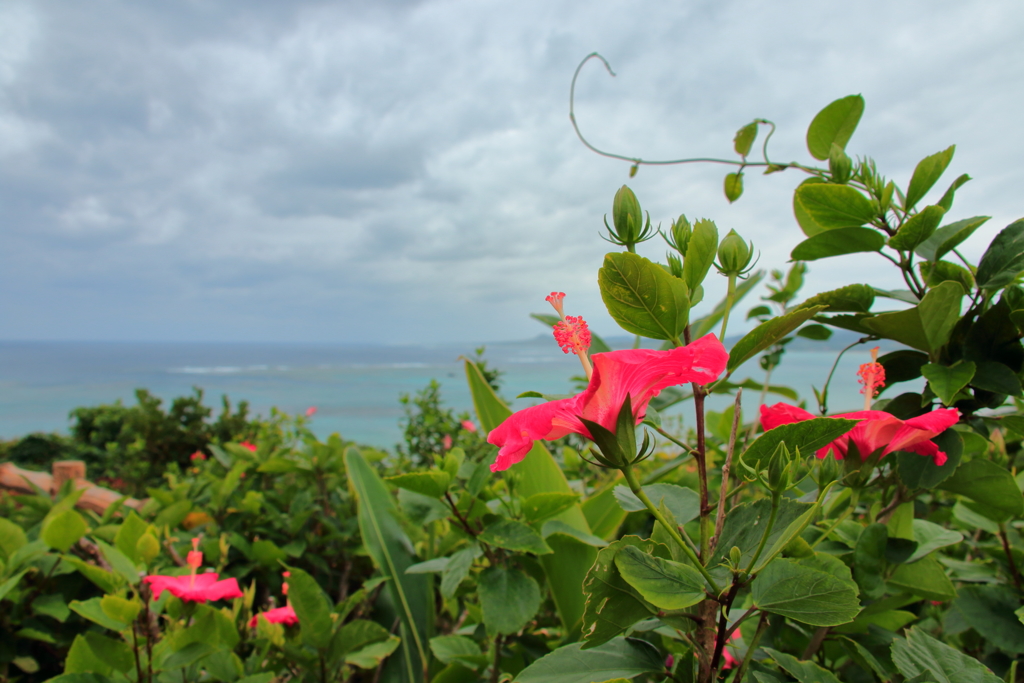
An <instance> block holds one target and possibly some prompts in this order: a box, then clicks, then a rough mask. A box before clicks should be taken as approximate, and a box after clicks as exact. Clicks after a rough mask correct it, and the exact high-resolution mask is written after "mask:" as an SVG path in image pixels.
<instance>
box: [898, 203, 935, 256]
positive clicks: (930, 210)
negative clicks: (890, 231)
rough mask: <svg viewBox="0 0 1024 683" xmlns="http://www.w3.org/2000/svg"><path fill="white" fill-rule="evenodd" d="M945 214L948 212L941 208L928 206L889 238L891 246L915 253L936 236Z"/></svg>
mask: <svg viewBox="0 0 1024 683" xmlns="http://www.w3.org/2000/svg"><path fill="white" fill-rule="evenodd" d="M945 214H946V210H945V209H943V208H942V207H941V206H934V205H933V206H926V207H925V208H924V209H922V210H921V211H920V212H919V213H916V214H914V215H913V216H911V217H910V218H909V219H908V220H907V222H906V223H904V224H903V225H902V226H900V229H899V230H898V231H897V232H896V234H895V235H893V236H892V237H890V238H889V246H890V247H892V248H893V249H899V250H900V251H913V250H914V249H916V248H917V247H918V245H920V244H921V243H923V242H924V241H925V240H927V239H928V238H929V237H931V236H932V234H934V232H935V229H936V228H938V227H939V221H941V220H942V217H943V216H944V215H945Z"/></svg>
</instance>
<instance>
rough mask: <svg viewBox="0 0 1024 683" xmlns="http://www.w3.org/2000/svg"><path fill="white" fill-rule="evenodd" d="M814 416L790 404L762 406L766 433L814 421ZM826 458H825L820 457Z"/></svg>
mask: <svg viewBox="0 0 1024 683" xmlns="http://www.w3.org/2000/svg"><path fill="white" fill-rule="evenodd" d="M813 418H814V415H813V414H811V413H809V412H807V411H806V410H804V409H803V408H798V407H797V406H791V405H789V404H788V403H776V404H775V405H772V406H766V405H762V406H761V426H762V427H764V430H765V431H768V430H769V429H775V428H776V427H781V426H782V425H788V424H793V423H794V422H803V421H804V420H810V419H813ZM819 457H824V456H819Z"/></svg>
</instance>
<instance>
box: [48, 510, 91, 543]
mask: <svg viewBox="0 0 1024 683" xmlns="http://www.w3.org/2000/svg"><path fill="white" fill-rule="evenodd" d="M87 529H88V527H86V525H85V520H84V519H82V515H80V514H78V513H77V512H75V511H74V510H65V511H64V512H62V513H60V514H58V515H55V516H53V517H50V518H49V519H48V520H47V521H46V524H45V526H44V527H43V533H42V534H41V538H42V539H43V541H44V542H45V543H46V545H48V546H50V547H51V548H53V549H54V550H59V551H60V552H62V553H66V552H67V551H68V550H70V549H71V546H73V545H74V544H75V543H77V542H78V539H80V538H81V537H82V536H84V535H85V532H86V531H87Z"/></svg>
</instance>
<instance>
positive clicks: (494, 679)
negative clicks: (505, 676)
mask: <svg viewBox="0 0 1024 683" xmlns="http://www.w3.org/2000/svg"><path fill="white" fill-rule="evenodd" d="M500 676H501V634H500V633H499V634H498V635H496V636H494V670H493V671H492V672H491V683H498V678H499V677H500Z"/></svg>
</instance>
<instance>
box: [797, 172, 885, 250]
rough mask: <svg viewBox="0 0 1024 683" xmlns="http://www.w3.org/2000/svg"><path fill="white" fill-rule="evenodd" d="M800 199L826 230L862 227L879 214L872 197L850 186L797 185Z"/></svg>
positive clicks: (806, 210)
mask: <svg viewBox="0 0 1024 683" xmlns="http://www.w3.org/2000/svg"><path fill="white" fill-rule="evenodd" d="M796 201H797V203H798V204H799V205H800V208H802V209H803V210H804V211H805V212H806V213H807V215H808V216H809V217H810V218H811V219H812V220H813V221H814V222H815V224H816V225H818V226H820V228H821V229H822V230H823V231H828V232H830V231H832V230H836V229H839V228H859V227H861V226H862V225H865V224H867V223H870V222H871V220H872V219H873V218H874V217H875V208H874V207H873V206H872V205H871V202H870V201H868V198H867V197H865V196H864V195H863V194H861V193H860V192H858V191H857V190H855V189H853V188H852V187H850V186H849V185H829V184H824V183H814V184H807V185H800V186H799V187H798V188H796ZM816 236H817V234H815V235H812V237H816ZM794 258H796V257H794Z"/></svg>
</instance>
